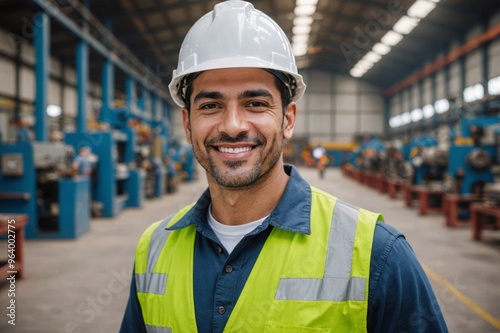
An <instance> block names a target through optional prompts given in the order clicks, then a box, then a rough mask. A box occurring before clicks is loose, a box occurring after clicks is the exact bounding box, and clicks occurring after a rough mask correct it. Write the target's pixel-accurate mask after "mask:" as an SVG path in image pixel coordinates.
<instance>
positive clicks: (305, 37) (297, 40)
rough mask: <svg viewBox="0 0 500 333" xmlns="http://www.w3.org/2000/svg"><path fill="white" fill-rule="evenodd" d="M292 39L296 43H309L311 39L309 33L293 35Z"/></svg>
mask: <svg viewBox="0 0 500 333" xmlns="http://www.w3.org/2000/svg"><path fill="white" fill-rule="evenodd" d="M292 41H293V42H294V43H307V42H308V41H309V35H308V34H302V35H293V37H292Z"/></svg>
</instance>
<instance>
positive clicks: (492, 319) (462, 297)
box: [422, 264, 500, 330]
mask: <svg viewBox="0 0 500 333" xmlns="http://www.w3.org/2000/svg"><path fill="white" fill-rule="evenodd" d="M422 267H423V268H424V271H425V273H426V274H427V275H428V276H429V277H430V278H431V279H432V280H434V281H436V282H437V283H438V284H440V285H441V286H442V287H444V288H446V289H448V290H449V291H450V292H451V293H452V294H453V295H455V297H456V298H458V299H459V300H460V301H461V302H462V303H463V304H465V305H466V306H467V307H469V308H470V309H471V310H472V311H474V312H475V313H476V314H478V315H479V316H480V317H481V318H483V319H484V320H486V321H487V322H488V323H490V324H491V325H493V327H495V328H496V329H499V330H500V319H497V318H495V317H494V316H493V315H491V314H490V313H489V312H488V311H486V310H484V309H483V308H482V307H480V306H479V305H477V304H476V303H475V302H474V301H473V300H471V299H470V298H469V297H467V296H465V295H464V294H462V293H461V292H460V291H458V290H457V289H456V288H455V287H453V285H452V284H451V283H449V282H448V281H446V280H445V279H443V278H442V277H441V276H439V275H438V274H437V273H434V272H433V271H431V270H430V269H429V267H427V266H425V265H424V264H422Z"/></svg>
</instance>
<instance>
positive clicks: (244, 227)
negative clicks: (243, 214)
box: [208, 206, 269, 254]
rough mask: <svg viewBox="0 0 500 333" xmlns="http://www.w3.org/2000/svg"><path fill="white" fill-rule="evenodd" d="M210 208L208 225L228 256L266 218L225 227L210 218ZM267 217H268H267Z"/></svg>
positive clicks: (225, 225) (210, 208) (209, 210)
mask: <svg viewBox="0 0 500 333" xmlns="http://www.w3.org/2000/svg"><path fill="white" fill-rule="evenodd" d="M211 210H212V206H210V207H209V209H208V224H209V225H210V227H212V230H213V231H214V233H215V234H216V235H217V237H218V238H219V240H220V242H221V243H222V245H223V246H224V248H225V249H226V250H227V252H228V253H229V254H230V253H231V252H232V251H233V249H234V248H235V247H236V245H238V243H239V242H240V241H241V240H242V239H243V237H245V235H247V234H248V233H250V232H252V231H253V230H254V229H255V228H257V227H258V226H259V225H261V224H262V222H264V220H265V219H266V218H267V216H265V217H263V218H261V219H258V220H257V221H253V222H250V223H245V224H241V225H227V224H222V223H220V222H219V221H217V220H216V219H214V217H213V216H212V212H211ZM268 216H269V215H268Z"/></svg>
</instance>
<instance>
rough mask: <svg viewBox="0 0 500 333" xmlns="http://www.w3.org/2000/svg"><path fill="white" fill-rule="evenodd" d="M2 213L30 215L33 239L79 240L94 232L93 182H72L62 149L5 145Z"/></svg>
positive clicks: (69, 155)
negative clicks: (91, 219) (88, 232)
mask: <svg viewBox="0 0 500 333" xmlns="http://www.w3.org/2000/svg"><path fill="white" fill-rule="evenodd" d="M0 158H1V166H2V168H1V173H0V212H8V213H19V214H26V215H28V225H27V226H26V237H27V238H76V237H78V236H80V235H81V234H83V233H85V232H87V231H88V230H89V229H90V224H89V221H90V201H89V187H90V180H89V178H88V177H86V176H82V177H79V176H72V174H71V170H72V166H71V162H72V159H73V149H71V147H69V146H67V145H64V144H62V143H46V142H17V143H0Z"/></svg>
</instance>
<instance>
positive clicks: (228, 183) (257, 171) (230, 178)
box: [191, 130, 283, 189]
mask: <svg viewBox="0 0 500 333" xmlns="http://www.w3.org/2000/svg"><path fill="white" fill-rule="evenodd" d="M279 138H281V140H280V139H279ZM214 141H218V142H224V141H223V139H222V138H217V139H216V140H215V139H212V140H207V141H206V142H205V145H204V149H205V152H206V156H207V157H206V158H203V157H202V156H203V154H202V150H201V146H200V145H196V146H195V145H193V148H194V149H193V150H194V155H195V157H196V159H197V160H198V162H199V163H200V164H201V166H202V167H203V168H204V169H205V170H206V172H207V173H208V174H209V175H210V176H211V177H212V178H213V179H214V180H215V181H216V183H217V184H219V185H220V186H222V187H225V188H229V189H238V188H246V187H249V186H251V185H252V184H254V183H255V182H257V181H258V180H259V179H261V178H262V177H263V176H265V175H266V174H267V173H268V172H269V171H270V170H272V169H273V168H274V166H275V165H276V163H277V162H278V161H279V159H280V157H281V152H282V150H283V130H281V131H280V133H279V136H278V137H274V138H273V141H272V143H271V149H270V150H269V152H268V153H267V156H263V152H261V153H260V154H259V158H258V160H257V163H255V165H253V166H252V167H251V168H250V170H248V171H243V172H241V173H239V172H238V171H239V169H240V168H242V167H244V164H245V163H246V161H224V162H223V163H224V164H225V165H226V166H227V167H228V168H229V170H226V171H223V170H221V168H219V167H218V166H217V165H216V163H215V160H214V157H213V155H212V154H211V153H210V152H211V150H213V149H214V148H213V147H212V145H211V143H210V142H214ZM226 141H227V140H226ZM231 141H243V142H244V141H248V139H246V140H245V139H243V140H241V139H239V138H236V139H235V140H231ZM257 141H259V142H260V144H259V145H258V146H257V147H258V148H260V147H262V146H265V145H266V142H267V141H266V140H265V139H264V138H263V137H259V138H258V139H257ZM191 142H195V141H193V140H192V141H191Z"/></svg>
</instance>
